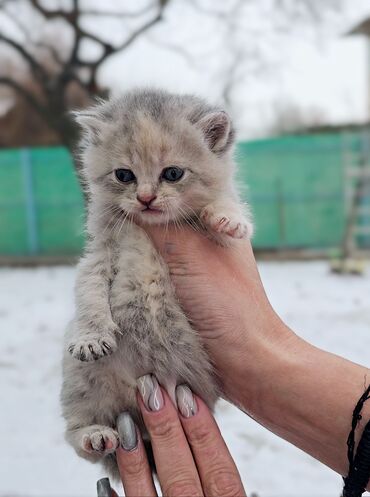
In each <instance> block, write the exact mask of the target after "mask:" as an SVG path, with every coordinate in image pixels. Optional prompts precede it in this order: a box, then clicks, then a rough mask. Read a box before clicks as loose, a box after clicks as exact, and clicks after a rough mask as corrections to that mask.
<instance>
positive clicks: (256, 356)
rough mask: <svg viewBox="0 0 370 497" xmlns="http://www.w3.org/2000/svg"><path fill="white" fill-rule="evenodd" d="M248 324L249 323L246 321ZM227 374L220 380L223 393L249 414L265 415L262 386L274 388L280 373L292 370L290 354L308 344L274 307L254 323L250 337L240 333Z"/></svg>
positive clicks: (290, 372) (266, 388) (294, 356)
mask: <svg viewBox="0 0 370 497" xmlns="http://www.w3.org/2000/svg"><path fill="white" fill-rule="evenodd" d="M249 328H250V324H249ZM240 338H241V339H240V341H239V343H238V344H237V346H235V353H234V357H233V361H232V364H231V369H230V372H229V374H227V375H225V376H227V377H226V379H225V381H224V392H225V397H226V398H228V400H230V401H231V402H233V403H234V404H236V405H237V406H239V407H240V408H242V410H244V411H247V412H248V413H249V414H251V415H252V416H253V417H256V418H261V419H263V418H265V417H266V415H267V413H265V412H264V410H265V403H264V401H263V399H264V398H265V396H266V395H268V393H264V391H265V390H268V389H271V388H274V386H273V385H274V383H275V382H278V381H279V379H278V377H279V376H281V375H285V374H288V372H287V371H288V370H289V374H294V373H293V369H294V363H295V361H292V358H297V355H299V354H301V353H302V346H303V345H304V344H305V345H308V344H306V343H305V342H304V341H303V340H302V339H301V338H299V337H298V336H297V335H296V334H295V333H293V332H292V331H291V330H290V329H289V328H288V327H287V326H286V325H285V323H283V321H282V320H281V319H280V318H279V317H278V316H277V315H276V313H275V312H274V311H272V314H271V315H270V316H268V317H267V319H266V321H265V322H264V323H258V326H256V329H255V330H254V333H253V339H252V338H251V337H250V333H249V335H248V334H247V333H245V332H244V333H243V334H242V333H241V334H240Z"/></svg>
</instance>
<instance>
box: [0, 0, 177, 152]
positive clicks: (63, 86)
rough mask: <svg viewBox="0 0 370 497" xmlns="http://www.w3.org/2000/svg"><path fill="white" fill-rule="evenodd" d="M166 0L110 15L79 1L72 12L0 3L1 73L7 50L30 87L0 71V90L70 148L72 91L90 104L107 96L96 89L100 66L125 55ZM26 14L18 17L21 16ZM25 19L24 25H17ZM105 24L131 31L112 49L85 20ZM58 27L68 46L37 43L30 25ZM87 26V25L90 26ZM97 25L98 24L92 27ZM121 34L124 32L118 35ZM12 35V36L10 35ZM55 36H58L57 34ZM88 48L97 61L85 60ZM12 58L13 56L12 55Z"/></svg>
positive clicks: (25, 1)
mask: <svg viewBox="0 0 370 497" xmlns="http://www.w3.org/2000/svg"><path fill="white" fill-rule="evenodd" d="M169 2H170V0H149V1H148V3H147V4H146V5H144V6H142V7H141V8H140V9H137V10H136V11H123V10H121V9H120V10H118V11H109V10H98V9H88V10H87V9H84V8H83V7H82V2H81V0H71V2H70V8H69V9H66V8H64V7H58V8H48V7H46V6H45V3H43V2H42V0H0V14H1V16H2V17H6V18H7V24H8V26H10V28H11V29H10V30H9V29H8V30H6V32H5V30H2V31H0V43H1V44H2V45H3V51H2V54H1V58H0V68H4V67H6V64H5V63H4V60H2V59H6V53H7V50H6V47H7V48H8V52H9V50H11V51H13V52H16V53H17V54H18V56H19V57H20V60H22V61H23V62H24V63H25V64H26V65H27V70H28V76H27V77H26V78H24V80H25V81H27V80H28V81H29V76H31V78H32V80H33V83H34V84H32V85H29V84H28V85H26V84H23V83H22V78H20V77H19V75H18V77H17V75H15V74H11V73H9V72H5V70H4V69H3V70H0V85H3V86H6V87H8V88H11V89H12V90H13V91H14V92H15V93H16V95H17V96H18V97H21V98H23V99H24V100H25V101H26V102H27V103H28V104H29V106H31V107H32V109H33V110H34V111H35V112H36V113H37V114H38V115H39V116H40V117H41V118H42V120H43V121H44V122H45V123H46V124H47V125H48V126H49V127H50V128H51V129H52V130H53V131H54V132H55V133H56V134H57V136H58V137H59V138H60V142H61V143H63V144H64V145H65V146H67V147H68V148H72V147H73V145H74V143H75V140H76V129H75V126H74V124H73V122H72V121H71V119H70V117H69V115H68V113H67V111H68V110H69V107H70V93H71V89H73V88H74V89H78V91H79V92H80V94H82V95H84V96H85V101H86V103H89V102H90V101H92V100H93V98H94V97H97V96H105V95H106V91H105V90H104V89H102V88H101V87H100V86H99V83H98V79H97V75H98V71H99V69H100V67H101V66H102V64H103V63H104V62H105V61H106V60H107V59H108V58H109V57H111V56H112V55H114V54H116V53H118V52H122V51H124V50H127V49H128V48H129V47H131V46H132V45H133V44H134V42H135V41H136V40H137V39H139V38H140V37H141V36H143V35H144V34H145V33H146V32H148V31H149V30H150V29H151V28H152V27H153V26H154V25H156V24H157V23H159V22H160V21H161V20H162V19H163V14H164V10H165V8H166V6H167V5H168V4H169ZM22 9H23V11H26V15H24V16H20V15H19V12H22ZM25 17H26V18H27V24H26V23H25V22H24V21H21V19H22V18H25ZM103 18H114V19H116V20H117V19H119V20H121V21H122V25H123V28H126V30H127V28H130V26H128V24H131V25H132V23H133V24H134V27H133V28H131V30H130V31H129V33H128V34H127V35H126V37H125V39H123V40H121V41H120V42H118V43H113V42H111V41H108V40H106V39H105V38H103V37H101V36H100V35H98V34H96V30H95V31H94V30H93V29H90V28H88V27H86V26H89V22H88V21H89V20H90V21H91V19H95V20H96V21H97V22H101V19H103ZM36 20H37V21H38V22H41V23H56V22H58V23H59V24H60V23H61V24H62V32H63V38H70V46H67V47H66V45H65V43H64V44H63V40H61V39H58V34H57V35H56V36H54V37H49V38H50V39H47V38H45V37H43V38H42V39H35V37H34V35H33V33H34V31H35V29H34V26H33V22H34V21H35V22H36ZM90 25H91V22H90ZM95 25H96V22H95ZM122 31H124V29H122ZM8 32H9V33H11V34H8ZM57 33H58V31H57ZM86 43H90V44H93V45H94V48H95V50H94V52H95V55H94V56H93V57H87V56H86V50H84V47H86ZM13 55H14V54H13Z"/></svg>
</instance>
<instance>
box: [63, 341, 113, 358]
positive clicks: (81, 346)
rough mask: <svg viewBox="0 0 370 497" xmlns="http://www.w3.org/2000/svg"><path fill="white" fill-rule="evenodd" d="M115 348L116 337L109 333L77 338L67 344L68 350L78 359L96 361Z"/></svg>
mask: <svg viewBox="0 0 370 497" xmlns="http://www.w3.org/2000/svg"><path fill="white" fill-rule="evenodd" d="M116 349H117V342H116V339H115V338H114V337H113V336H111V335H106V336H104V335H103V336H99V337H96V338H95V337H94V338H92V337H91V338H90V337H88V338H87V339H86V340H78V341H77V342H75V343H70V344H69V345H68V352H69V353H70V354H71V356H72V357H74V358H75V359H78V360H79V361H96V360H98V359H100V358H101V357H104V356H108V355H110V354H112V353H113V352H114V351H115V350H116Z"/></svg>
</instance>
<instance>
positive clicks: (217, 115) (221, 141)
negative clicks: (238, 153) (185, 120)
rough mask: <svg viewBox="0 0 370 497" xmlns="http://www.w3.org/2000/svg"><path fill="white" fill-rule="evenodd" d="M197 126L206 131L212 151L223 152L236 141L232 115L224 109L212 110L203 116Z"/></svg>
mask: <svg viewBox="0 0 370 497" xmlns="http://www.w3.org/2000/svg"><path fill="white" fill-rule="evenodd" d="M197 126H198V127H200V129H201V130H202V131H203V133H204V137H205V140H206V142H207V143H208V146H209V148H210V149H211V150H212V152H215V153H216V154H223V153H224V152H226V151H227V150H228V149H229V148H230V146H231V145H232V143H233V141H234V134H235V133H234V129H233V126H232V123H231V119H230V117H229V116H228V115H227V114H226V112H224V111H219V112H212V113H210V114H207V115H206V116H204V117H202V119H200V120H199V121H198V122H197Z"/></svg>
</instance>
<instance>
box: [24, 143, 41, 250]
mask: <svg viewBox="0 0 370 497" xmlns="http://www.w3.org/2000/svg"><path fill="white" fill-rule="evenodd" d="M21 168H22V177H23V187H24V193H25V199H26V220H27V241H28V251H29V253H30V254H32V255H33V254H37V253H38V251H39V240H38V230H37V218H36V205H35V196H34V187H33V175H32V160H31V152H30V149H28V148H22V149H21Z"/></svg>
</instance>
